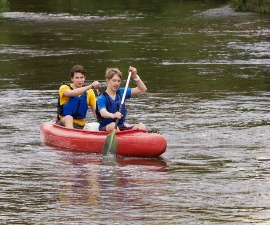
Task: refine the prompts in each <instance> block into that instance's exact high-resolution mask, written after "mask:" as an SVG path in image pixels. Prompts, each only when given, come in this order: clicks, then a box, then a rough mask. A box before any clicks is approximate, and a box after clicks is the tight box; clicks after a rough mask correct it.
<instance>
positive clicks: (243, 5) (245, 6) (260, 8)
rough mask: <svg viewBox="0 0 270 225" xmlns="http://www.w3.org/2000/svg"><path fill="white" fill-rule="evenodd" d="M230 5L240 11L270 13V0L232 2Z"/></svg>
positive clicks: (235, 0) (239, 0) (233, 0)
mask: <svg viewBox="0 0 270 225" xmlns="http://www.w3.org/2000/svg"><path fill="white" fill-rule="evenodd" d="M230 4H231V6H232V7H233V8H234V9H236V10H239V11H251V12H259V13H270V0H231V1H230Z"/></svg>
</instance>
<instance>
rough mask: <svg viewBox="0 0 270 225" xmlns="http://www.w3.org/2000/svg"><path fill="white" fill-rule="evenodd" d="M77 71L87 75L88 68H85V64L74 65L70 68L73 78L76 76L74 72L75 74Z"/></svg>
mask: <svg viewBox="0 0 270 225" xmlns="http://www.w3.org/2000/svg"><path fill="white" fill-rule="evenodd" d="M75 73H81V74H83V75H84V76H85V75H86V70H85V69H84V67H83V66H81V65H76V66H73V67H72V68H71V70H70V76H71V78H73V77H74V74H75Z"/></svg>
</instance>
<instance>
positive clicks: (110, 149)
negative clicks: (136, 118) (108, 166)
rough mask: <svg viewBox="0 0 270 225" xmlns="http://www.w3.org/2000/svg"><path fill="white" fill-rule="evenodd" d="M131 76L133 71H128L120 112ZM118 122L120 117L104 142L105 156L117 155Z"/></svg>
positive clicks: (103, 150)
mask: <svg viewBox="0 0 270 225" xmlns="http://www.w3.org/2000/svg"><path fill="white" fill-rule="evenodd" d="M130 77H131V71H130V72H129V73H128V79H127V83H126V87H125V90H124V94H123V97H122V101H121V104H120V107H119V112H121V110H122V106H123V104H124V101H125V98H126V93H127V88H128V84H129V81H130ZM118 123H119V118H117V119H116V121H115V126H114V129H113V131H112V132H111V133H110V134H108V136H107V137H106V140H105V143H104V145H103V149H102V155H103V156H105V155H107V154H108V153H110V154H112V155H116V150H117V147H118V141H117V138H116V130H117V126H118Z"/></svg>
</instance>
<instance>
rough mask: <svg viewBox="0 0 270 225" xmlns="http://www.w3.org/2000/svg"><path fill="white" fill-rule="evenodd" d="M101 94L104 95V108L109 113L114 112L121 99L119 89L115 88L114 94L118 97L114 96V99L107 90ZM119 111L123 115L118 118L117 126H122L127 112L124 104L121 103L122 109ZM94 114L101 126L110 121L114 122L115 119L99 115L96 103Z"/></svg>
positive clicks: (117, 109) (117, 108)
mask: <svg viewBox="0 0 270 225" xmlns="http://www.w3.org/2000/svg"><path fill="white" fill-rule="evenodd" d="M101 95H104V96H105V97H106V100H107V101H106V109H107V111H108V112H110V113H116V112H117V111H119V107H120V105H121V101H122V95H121V93H120V91H119V90H117V92H116V95H117V96H118V98H117V97H116V98H115V100H113V99H112V98H111V97H110V96H109V95H108V94H107V92H104V93H102V94H101ZM121 113H122V115H123V117H122V118H121V119H120V120H119V123H118V125H119V126H123V125H124V122H125V119H126V114H127V109H126V106H125V104H123V105H122V110H121ZM96 115H97V119H98V122H99V123H100V126H101V127H104V126H106V125H108V124H110V123H111V122H115V121H116V119H112V118H103V117H102V116H101V115H100V112H99V109H98V105H97V106H96Z"/></svg>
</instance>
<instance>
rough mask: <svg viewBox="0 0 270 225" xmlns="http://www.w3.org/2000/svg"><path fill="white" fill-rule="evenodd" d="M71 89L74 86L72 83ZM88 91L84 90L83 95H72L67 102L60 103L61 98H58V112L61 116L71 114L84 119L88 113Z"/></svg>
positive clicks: (75, 117)
mask: <svg viewBox="0 0 270 225" xmlns="http://www.w3.org/2000/svg"><path fill="white" fill-rule="evenodd" d="M67 86H69V87H70V89H71V90H73V88H72V87H71V86H70V85H67ZM87 95H88V94H87V92H84V93H83V94H82V95H81V96H72V97H70V98H69V101H68V102H67V103H66V104H63V105H60V99H58V107H57V113H58V114H59V115H61V116H67V115H70V116H72V117H73V118H74V119H84V118H85V117H86V114H87V110H88V105H87Z"/></svg>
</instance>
